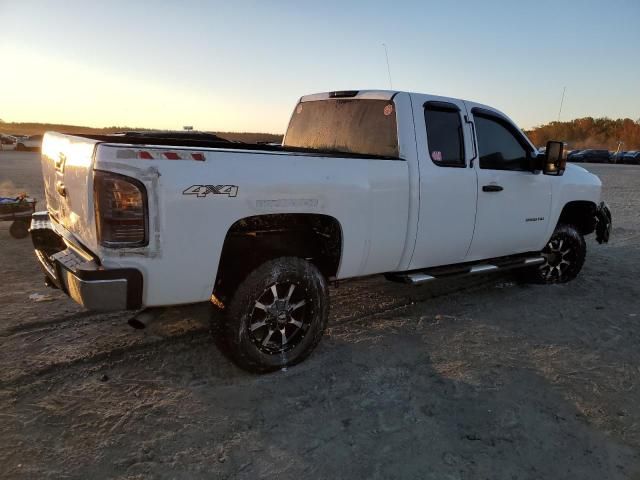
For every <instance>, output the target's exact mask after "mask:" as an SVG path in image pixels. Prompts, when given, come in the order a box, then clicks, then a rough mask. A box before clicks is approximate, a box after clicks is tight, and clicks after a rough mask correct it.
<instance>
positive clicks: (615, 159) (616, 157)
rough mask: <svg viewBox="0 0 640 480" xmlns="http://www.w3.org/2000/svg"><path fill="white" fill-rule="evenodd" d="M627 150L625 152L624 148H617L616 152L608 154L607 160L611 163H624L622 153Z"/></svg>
mask: <svg viewBox="0 0 640 480" xmlns="http://www.w3.org/2000/svg"><path fill="white" fill-rule="evenodd" d="M626 153H627V152H625V151H624V150H619V151H617V152H611V155H609V162H611V163H624V162H623V159H624V155H625V154H626Z"/></svg>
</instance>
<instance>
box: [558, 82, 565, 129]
mask: <svg viewBox="0 0 640 480" xmlns="http://www.w3.org/2000/svg"><path fill="white" fill-rule="evenodd" d="M566 91H567V87H564V88H563V89H562V100H560V110H558V121H560V114H561V113H562V104H563V103H564V92H566Z"/></svg>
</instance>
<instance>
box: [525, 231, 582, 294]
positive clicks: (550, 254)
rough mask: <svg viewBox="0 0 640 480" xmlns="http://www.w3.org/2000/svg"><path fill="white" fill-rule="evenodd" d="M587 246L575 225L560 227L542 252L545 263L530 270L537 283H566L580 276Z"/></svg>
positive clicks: (532, 278)
mask: <svg viewBox="0 0 640 480" xmlns="http://www.w3.org/2000/svg"><path fill="white" fill-rule="evenodd" d="M586 253H587V245H586V242H585V241H584V237H583V236H582V234H581V233H580V232H579V231H578V230H577V229H576V227H574V226H573V225H562V224H561V225H558V226H557V227H556V230H555V232H553V235H552V236H551V239H550V240H549V243H547V245H546V246H545V248H544V250H542V256H543V257H544V259H545V261H544V263H543V264H542V265H540V266H538V267H534V268H533V269H531V270H530V277H531V280H533V281H534V282H536V283H546V284H548V283H564V282H568V281H570V280H573V279H574V278H576V277H577V276H578V273H580V270H582V266H583V265H584V260H585V256H586Z"/></svg>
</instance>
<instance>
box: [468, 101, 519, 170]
mask: <svg viewBox="0 0 640 480" xmlns="http://www.w3.org/2000/svg"><path fill="white" fill-rule="evenodd" d="M474 119H475V124H476V135H477V137H478V152H479V156H480V168H483V169H487V170H515V171H523V172H528V171H530V165H529V154H528V149H527V148H526V147H525V146H524V145H523V141H521V140H520V139H518V138H517V137H516V135H515V134H514V133H513V132H512V127H510V126H509V125H508V124H507V122H505V121H502V120H500V119H498V118H494V117H491V116H488V115H487V116H485V115H480V114H477V113H475V114H474Z"/></svg>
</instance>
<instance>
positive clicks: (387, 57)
mask: <svg viewBox="0 0 640 480" xmlns="http://www.w3.org/2000/svg"><path fill="white" fill-rule="evenodd" d="M382 46H383V47H384V56H385V58H386V59H387V73H388V74H389V89H390V90H393V83H391V67H389V52H388V51H387V44H386V43H383V44H382Z"/></svg>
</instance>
